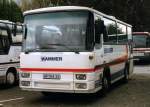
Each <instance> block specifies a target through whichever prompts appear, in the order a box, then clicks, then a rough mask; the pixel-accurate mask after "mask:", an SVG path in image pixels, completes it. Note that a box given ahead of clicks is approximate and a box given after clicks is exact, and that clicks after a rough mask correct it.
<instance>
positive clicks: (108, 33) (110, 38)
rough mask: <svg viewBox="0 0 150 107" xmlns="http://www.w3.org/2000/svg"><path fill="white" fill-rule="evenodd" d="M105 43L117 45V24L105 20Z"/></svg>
mask: <svg viewBox="0 0 150 107" xmlns="http://www.w3.org/2000/svg"><path fill="white" fill-rule="evenodd" d="M104 25H105V28H104V42H106V43H117V36H116V35H117V28H116V22H115V21H113V20H110V19H106V18H104Z"/></svg>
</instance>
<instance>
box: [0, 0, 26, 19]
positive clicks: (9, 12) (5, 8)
mask: <svg viewBox="0 0 150 107" xmlns="http://www.w3.org/2000/svg"><path fill="white" fill-rule="evenodd" d="M0 20H10V21H13V22H22V20H23V15H22V12H21V9H20V8H19V6H18V5H17V4H16V3H15V2H14V1H13V0H0Z"/></svg>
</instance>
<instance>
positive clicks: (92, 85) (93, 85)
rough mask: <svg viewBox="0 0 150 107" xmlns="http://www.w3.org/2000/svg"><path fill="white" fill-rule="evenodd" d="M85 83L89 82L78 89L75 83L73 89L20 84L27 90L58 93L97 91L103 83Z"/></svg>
mask: <svg viewBox="0 0 150 107" xmlns="http://www.w3.org/2000/svg"><path fill="white" fill-rule="evenodd" d="M75 84H76V83H75ZM85 84H87V88H86V89H78V88H77V87H76V86H75V85H74V86H73V89H69V88H66V89H65V88H63V89H61V88H56V89H48V88H45V87H36V86H34V87H23V86H20V88H21V89H22V90H27V91H40V92H58V93H96V92H98V91H99V90H100V89H101V88H102V85H101V84H98V85H97V86H96V83H95V81H90V82H85Z"/></svg>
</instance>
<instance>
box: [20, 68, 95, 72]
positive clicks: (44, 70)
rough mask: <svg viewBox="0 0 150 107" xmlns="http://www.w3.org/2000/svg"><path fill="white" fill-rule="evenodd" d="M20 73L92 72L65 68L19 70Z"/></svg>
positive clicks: (90, 69)
mask: <svg viewBox="0 0 150 107" xmlns="http://www.w3.org/2000/svg"><path fill="white" fill-rule="evenodd" d="M20 70H21V71H25V72H29V71H31V72H32V71H33V72H36V71H37V72H38V71H39V72H93V71H94V69H93V68H89V69H88V68H87V69H65V68H20Z"/></svg>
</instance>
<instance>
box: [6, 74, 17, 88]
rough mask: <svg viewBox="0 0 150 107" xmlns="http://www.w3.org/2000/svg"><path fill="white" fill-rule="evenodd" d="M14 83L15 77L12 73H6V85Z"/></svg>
mask: <svg viewBox="0 0 150 107" xmlns="http://www.w3.org/2000/svg"><path fill="white" fill-rule="evenodd" d="M15 82H16V76H15V74H14V73H13V72H8V73H7V75H6V84H7V85H9V86H12V85H14V84H15Z"/></svg>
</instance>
